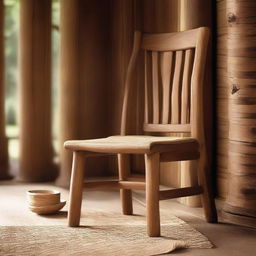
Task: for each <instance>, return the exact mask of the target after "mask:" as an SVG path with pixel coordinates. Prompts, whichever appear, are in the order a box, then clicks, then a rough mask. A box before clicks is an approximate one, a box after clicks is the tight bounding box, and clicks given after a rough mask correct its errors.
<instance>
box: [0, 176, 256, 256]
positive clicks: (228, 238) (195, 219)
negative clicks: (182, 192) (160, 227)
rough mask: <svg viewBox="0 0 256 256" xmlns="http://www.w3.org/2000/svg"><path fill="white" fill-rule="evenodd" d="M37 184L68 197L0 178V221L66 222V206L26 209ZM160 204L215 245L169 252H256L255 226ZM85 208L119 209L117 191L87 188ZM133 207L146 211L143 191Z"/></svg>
mask: <svg viewBox="0 0 256 256" xmlns="http://www.w3.org/2000/svg"><path fill="white" fill-rule="evenodd" d="M36 188H40V189H44V188H55V189H58V190H60V191H61V192H62V199H64V200H67V199H68V190H66V189H62V188H57V187H55V186H53V185H51V184H25V183H17V182H14V181H11V182H6V181H5V182H0V205H1V211H0V225H5V226H6V225H11V226H13V225H60V224H64V223H65V224H66V223H67V206H65V208H64V209H63V211H62V213H61V214H59V215H56V216H55V217H53V216H48V217H47V216H44V217H43V216H38V215H36V214H33V213H31V212H29V211H28V209H27V205H26V191H27V190H29V189H36ZM85 198H86V200H85ZM160 205H161V207H162V208H164V209H168V210H169V211H170V212H171V213H172V214H174V215H176V216H178V217H179V218H181V219H183V220H185V221H186V222H187V223H189V224H190V225H192V226H193V227H195V228H196V229H198V230H199V231H200V232H202V233H203V234H205V235H206V236H207V237H208V238H209V239H210V240H211V241H212V243H214V244H215V246H216V248H214V249H189V250H180V251H177V252H174V253H172V255H192V256H215V255H218V256H224V255H225V256H227V255H228V256H253V255H256V230H255V229H250V228H244V227H239V226H234V225H228V224H222V223H220V224H208V223H206V222H205V221H204V220H203V219H202V210H201V208H190V207H186V206H184V205H181V204H179V203H178V202H176V201H175V200H167V201H161V203H160ZM86 209H95V210H102V211H103V210H104V211H108V210H110V211H112V212H115V211H116V212H120V210H121V205H120V202H119V193H118V192H115V191H88V192H86V193H84V201H83V211H86ZM134 211H135V213H136V214H145V207H144V194H143V193H142V192H135V193H134Z"/></svg>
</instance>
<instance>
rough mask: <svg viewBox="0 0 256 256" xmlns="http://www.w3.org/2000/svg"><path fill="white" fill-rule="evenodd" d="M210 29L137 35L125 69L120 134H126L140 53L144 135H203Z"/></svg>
mask: <svg viewBox="0 0 256 256" xmlns="http://www.w3.org/2000/svg"><path fill="white" fill-rule="evenodd" d="M208 40H209V29H208V28H206V27H201V28H198V29H193V30H188V31H184V32H177V33H161V34H143V35H142V34H141V33H140V32H138V31H136V32H135V36H134V45H133V52H132V56H131V59H130V62H129V65H128V70H127V75H126V84H125V95H124V103H123V111H122V124H121V134H123V135H124V134H125V133H126V118H127V107H128V97H129V91H130V88H131V78H132V75H133V71H134V70H135V66H136V59H137V56H138V54H139V51H140V50H141V49H142V50H144V54H145V61H144V65H145V117H144V126H143V129H144V131H145V132H157V133H159V132H184V133H185V132H191V133H192V135H193V136H196V137H198V135H199V134H200V133H203V106H202V102H203V80H204V66H205V61H206V55H207V47H208Z"/></svg>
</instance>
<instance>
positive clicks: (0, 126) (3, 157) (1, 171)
mask: <svg viewBox="0 0 256 256" xmlns="http://www.w3.org/2000/svg"><path fill="white" fill-rule="evenodd" d="M4 10H5V9H4V1H3V0H1V1H0V180H1V179H8V178H10V174H9V172H8V168H9V156H8V140H7V138H6V135H5V107H4V105H5V75H4V74H5V65H4Z"/></svg>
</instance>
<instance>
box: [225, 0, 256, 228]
mask: <svg viewBox="0 0 256 256" xmlns="http://www.w3.org/2000/svg"><path fill="white" fill-rule="evenodd" d="M255 13H256V1H254V0H250V1H235V0H228V1H227V22H228V44H227V45H228V58H227V68H228V82H229V86H230V92H229V162H228V170H229V173H230V178H229V189H228V196H227V201H226V206H225V208H224V210H225V212H227V213H228V214H226V216H228V218H229V219H230V220H231V219H233V220H234V221H235V222H236V221H237V223H240V224H243V222H246V223H247V224H248V223H249V222H251V223H253V225H254V226H256V51H255V43H256V40H255V38H256V16H255ZM242 216H247V217H248V218H245V217H244V218H243V217H242ZM246 223H244V224H246Z"/></svg>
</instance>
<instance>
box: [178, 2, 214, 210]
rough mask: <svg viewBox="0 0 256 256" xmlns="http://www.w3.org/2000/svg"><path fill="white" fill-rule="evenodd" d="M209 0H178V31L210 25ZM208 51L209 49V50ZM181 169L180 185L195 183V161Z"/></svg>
mask: <svg viewBox="0 0 256 256" xmlns="http://www.w3.org/2000/svg"><path fill="white" fill-rule="evenodd" d="M211 2H212V1H211V0H181V1H180V8H179V9H180V15H179V24H180V28H179V30H180V31H184V30H188V29H193V28H198V27H202V26H207V27H211V18H212V17H211ZM209 53H211V51H210V50H209ZM210 55H211V54H208V59H207V68H206V76H205V83H204V86H207V88H205V87H204V99H205V100H206V102H207V104H205V106H207V109H206V110H205V112H204V113H205V116H204V119H205V122H204V125H205V127H206V129H205V133H206V142H207V145H206V147H207V151H208V152H207V153H208V155H207V157H208V158H211V154H212V151H211V146H212V145H211V144H212V141H211V138H212V105H211V98H212V95H211V94H212V91H213V88H212V83H211V74H210V71H211V62H210V61H209V57H210ZM180 164H181V168H180V169H181V170H180V185H181V187H189V186H194V185H197V168H198V167H197V164H196V161H184V162H181V163H180ZM179 200H180V202H182V203H184V204H187V205H190V206H193V207H198V206H200V205H201V201H200V196H193V197H184V198H180V199H179Z"/></svg>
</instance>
